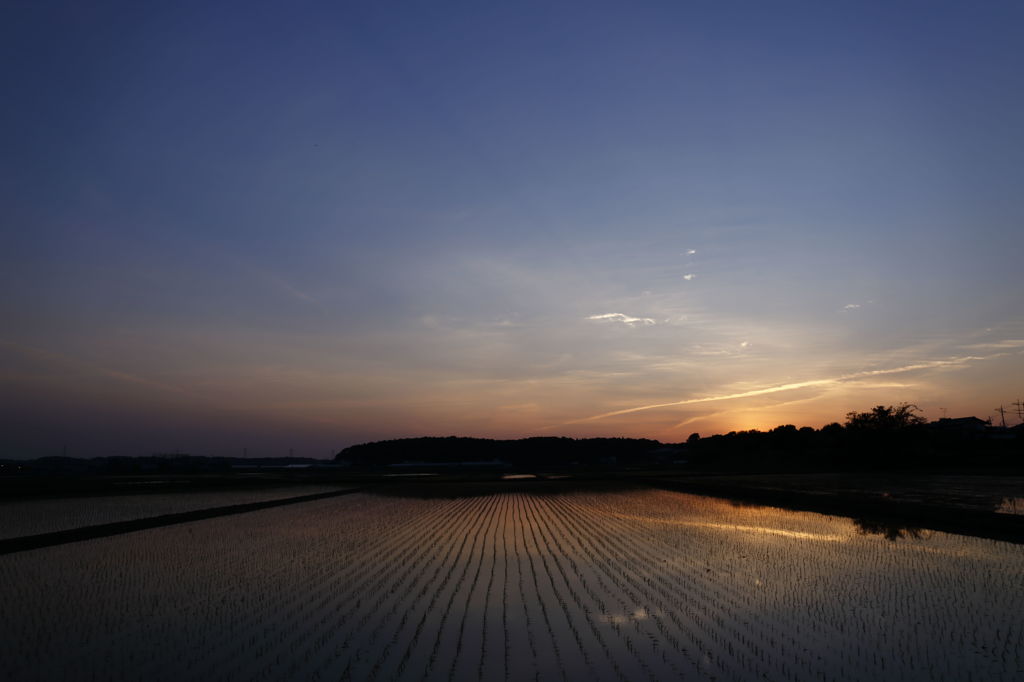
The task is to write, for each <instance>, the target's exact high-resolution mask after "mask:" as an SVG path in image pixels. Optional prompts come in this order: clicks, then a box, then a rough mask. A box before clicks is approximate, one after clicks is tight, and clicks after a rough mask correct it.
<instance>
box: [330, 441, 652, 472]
mask: <svg viewBox="0 0 1024 682" xmlns="http://www.w3.org/2000/svg"><path fill="white" fill-rule="evenodd" d="M662 449H663V446H662V444H661V443H659V442H658V441H656V440H649V439H646V438H580V439H576V438H557V437H551V438H521V439H519V440H492V439H489V438H463V437H456V436H448V437H447V438H437V437H425V438H401V439H397V440H385V441H377V442H373V443H363V444H361V445H353V446H351V447H348V448H345V449H344V450H342V451H341V452H339V453H338V454H337V456H336V457H335V460H337V461H339V462H350V463H352V464H353V465H356V466H387V465H397V464H415V463H424V464H441V463H466V464H484V463H488V462H491V463H498V462H500V463H507V464H515V465H524V464H529V465H542V464H546V463H550V464H560V465H565V464H571V463H579V464H594V465H598V464H608V465H612V464H627V463H631V462H637V463H639V462H647V461H650V460H652V459H657V458H659V457H663V456H664V454H665V453H664V452H660V453H659V450H662Z"/></svg>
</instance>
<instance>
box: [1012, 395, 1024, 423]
mask: <svg viewBox="0 0 1024 682" xmlns="http://www.w3.org/2000/svg"><path fill="white" fill-rule="evenodd" d="M1013 405H1014V406H1015V407H1016V408H1017V419H1019V420H1021V422H1022V423H1024V400H1018V401H1017V402H1015V403H1013Z"/></svg>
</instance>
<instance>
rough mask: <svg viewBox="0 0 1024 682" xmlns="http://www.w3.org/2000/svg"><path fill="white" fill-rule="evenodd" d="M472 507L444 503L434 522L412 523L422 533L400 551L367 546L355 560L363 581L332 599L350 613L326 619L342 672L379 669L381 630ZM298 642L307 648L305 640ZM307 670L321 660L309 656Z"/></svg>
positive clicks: (409, 539) (391, 642)
mask: <svg viewBox="0 0 1024 682" xmlns="http://www.w3.org/2000/svg"><path fill="white" fill-rule="evenodd" d="M466 508H467V507H466V504H465V503H464V502H456V503H449V504H446V505H444V510H443V513H442V514H438V515H431V516H432V518H431V519H430V523H429V524H428V525H423V524H420V523H415V524H410V525H413V526H415V527H416V532H415V533H413V534H411V535H408V536H404V537H403V540H402V545H401V546H400V547H399V553H398V554H397V555H391V556H389V555H383V554H378V553H377V551H376V548H375V547H373V546H372V545H371V546H370V547H368V548H366V550H368V552H366V551H364V553H363V555H362V556H360V557H358V558H356V559H355V561H356V562H357V563H359V564H360V568H361V570H362V571H364V572H365V577H364V578H363V580H362V581H358V580H357V581H349V582H348V583H347V589H346V590H345V591H344V592H343V593H341V594H336V595H334V597H333V598H332V602H333V603H336V604H337V605H338V608H337V609H336V611H342V612H344V613H345V614H346V617H345V618H342V619H335V620H333V621H329V622H327V623H325V627H326V628H327V629H328V630H329V631H330V635H331V636H330V640H331V642H332V648H333V649H334V652H335V653H336V656H335V658H336V659H338V660H337V663H338V665H342V664H343V665H344V668H343V669H342V672H343V671H344V669H347V670H348V671H349V672H348V673H347V674H351V673H352V671H353V668H355V669H356V670H358V671H363V670H364V669H366V670H369V671H371V672H372V671H374V670H376V668H377V666H375V665H374V664H373V662H372V661H373V657H374V656H375V651H376V647H377V646H378V642H379V641H380V640H381V639H382V638H383V635H382V634H381V631H382V630H383V628H384V627H385V626H387V625H388V623H390V622H391V621H392V620H393V619H394V618H395V617H396V615H397V614H398V613H399V611H400V607H404V600H405V599H406V598H407V597H408V595H409V594H410V593H413V592H415V590H416V589H418V585H419V584H420V583H421V582H423V581H424V576H425V575H426V573H425V571H423V570H422V569H424V568H425V567H426V564H427V563H428V561H429V558H430V556H431V555H432V552H433V549H434V548H435V547H436V546H437V544H438V543H439V542H443V541H444V539H445V537H447V536H448V535H449V534H451V533H452V531H453V525H452V523H451V521H452V520H453V519H455V520H462V519H463V518H464V516H465V511H466ZM439 538H440V539H439ZM367 553H370V554H372V555H373V559H372V560H370V561H367V557H366V554H367ZM424 589H426V588H424ZM401 611H402V612H403V613H404V614H405V615H403V617H402V619H401V622H400V623H399V625H398V627H399V628H401V627H402V626H403V625H404V623H405V621H406V620H407V619H408V613H407V612H405V610H404V608H401ZM325 639H326V638H325ZM395 639H396V638H395V637H392V638H391V639H390V640H388V643H387V645H386V646H387V647H390V646H393V645H394V643H395ZM298 647H299V649H300V650H301V649H302V647H301V643H300V644H299V645H298ZM297 658H301V657H297ZM333 667H334V666H333V665H329V666H328V668H333ZM305 669H310V670H316V668H315V661H307V664H306V666H305Z"/></svg>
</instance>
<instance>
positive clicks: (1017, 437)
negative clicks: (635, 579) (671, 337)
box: [335, 405, 1024, 472]
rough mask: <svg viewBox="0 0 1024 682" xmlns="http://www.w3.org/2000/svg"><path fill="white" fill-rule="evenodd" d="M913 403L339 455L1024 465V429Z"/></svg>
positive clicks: (762, 465) (432, 460)
mask: <svg viewBox="0 0 1024 682" xmlns="http://www.w3.org/2000/svg"><path fill="white" fill-rule="evenodd" d="M910 408H913V406H908V405H899V406H895V407H892V406H890V407H883V406H879V407H876V408H874V409H873V410H871V411H870V412H862V413H856V412H851V413H850V414H848V415H847V423H846V425H843V424H839V423H833V424H829V425H827V426H825V427H823V428H821V429H813V428H811V427H806V426H805V427H803V428H799V429H798V428H797V427H796V426H793V425H791V424H786V425H783V426H778V427H776V428H774V429H772V430H770V431H758V430H751V431H738V432H735V431H734V432H730V433H727V434H722V435H715V436H710V437H707V438H701V437H700V436H699V435H698V434H693V435H691V436H690V438H689V439H687V441H686V442H685V443H677V444H663V443H660V442H658V441H656V440H648V439H633V438H585V439H573V438H524V439H521V440H490V439H485V438H458V437H454V436H450V437H447V438H404V439H399V440H388V441H378V442H374V443H364V444H361V445H354V446H352V447H349V448H346V449H344V450H342V451H341V452H339V453H338V455H337V456H336V458H335V459H336V460H338V461H340V462H347V463H351V464H352V465H354V466H357V467H359V466H369V467H374V466H378V467H384V466H387V467H401V466H409V467H414V466H431V465H433V466H451V465H457V464H461V465H474V466H496V467H497V466H501V465H509V466H511V465H515V466H522V465H530V466H543V465H549V466H565V465H575V466H580V467H594V468H619V467H627V468H628V467H652V466H672V467H676V466H678V467H686V468H688V469H692V470H697V471H730V472H773V471H780V472H784V471H872V470H887V469H920V468H928V469H935V468H944V469H965V468H973V467H989V468H992V467H998V468H1012V469H1017V468H1024V438H1022V437H1021V436H1022V435H1024V429H1022V428H1019V427H1018V428H1014V429H999V428H993V427H991V426H990V425H988V424H987V422H983V421H982V420H979V419H975V418H973V417H968V418H965V419H942V420H939V421H937V422H932V423H930V424H928V423H925V422H924V420H923V419H921V418H919V417H917V416H916V415H914V414H913V412H912V410H911V409H910Z"/></svg>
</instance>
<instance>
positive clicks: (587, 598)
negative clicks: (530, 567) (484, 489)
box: [529, 498, 658, 680]
mask: <svg viewBox="0 0 1024 682" xmlns="http://www.w3.org/2000/svg"><path fill="white" fill-rule="evenodd" d="M529 506H530V507H531V508H532V510H533V517H534V518H535V519H536V523H535V524H533V528H534V530H535V532H537V533H539V534H540V535H541V536H542V537H543V538H544V544H545V553H544V555H543V556H544V557H545V562H547V560H548V559H550V562H551V566H552V567H554V569H555V570H554V572H549V577H550V578H551V580H552V587H553V588H554V589H555V590H556V592H557V591H558V589H559V588H555V584H554V581H555V575H556V574H557V576H558V579H559V585H560V586H561V589H563V590H565V592H566V593H567V594H568V595H569V600H570V601H571V602H572V604H573V605H574V606H575V607H576V608H575V609H574V610H572V611H571V610H570V608H569V604H568V602H567V601H566V600H565V599H564V598H561V597H560V598H559V604H560V606H561V607H562V612H563V614H564V616H565V620H566V622H567V624H568V627H569V628H570V630H571V631H572V634H573V637H574V639H575V641H576V643H577V646H578V647H579V649H580V651H581V652H582V654H583V656H584V659H585V661H586V662H587V664H588V667H589V669H590V671H591V675H592V676H594V677H597V676H602V677H603V675H599V674H598V671H600V672H601V673H604V672H605V671H607V672H610V673H611V674H612V675H613V676H614V678H615V679H620V680H621V679H641V678H642V677H647V678H649V679H658V677H657V676H655V675H654V674H653V672H652V670H651V669H650V666H649V665H648V661H647V660H645V658H644V657H643V656H641V655H639V652H638V651H637V650H635V649H634V648H633V647H632V644H631V639H630V637H629V635H628V634H626V633H624V632H623V631H622V629H621V628H620V627H619V624H618V623H613V630H614V633H613V634H612V636H613V637H614V636H618V637H619V638H621V640H622V644H624V647H619V648H616V647H614V646H613V645H610V644H609V642H608V638H607V637H606V636H605V633H603V632H602V631H601V629H600V628H599V627H598V619H597V618H594V617H592V616H593V611H594V609H595V607H596V608H598V609H603V608H604V604H605V599H610V598H613V597H612V596H611V595H604V598H602V596H601V595H598V594H596V593H595V592H594V591H593V589H592V588H590V587H588V585H587V581H586V577H585V573H584V572H583V571H581V569H580V567H579V564H578V563H576V562H575V561H574V560H573V558H572V557H571V555H570V553H569V552H567V551H566V547H565V546H566V544H567V542H563V540H567V538H568V535H567V534H565V533H564V532H562V531H561V530H560V529H556V528H555V526H556V519H558V514H557V513H553V510H552V506H551V504H549V502H548V500H540V499H536V498H534V499H531V500H529ZM559 520H560V519H559ZM566 563H568V564H569V569H568V570H567V569H566V566H565V564H566ZM570 572H571V573H572V574H573V577H572V578H570V576H569V573H570ZM593 582H597V581H593ZM619 601H620V606H621V608H623V609H625V608H627V607H626V604H625V603H624V602H622V601H621V598H620V599H619ZM584 640H585V642H584ZM588 651H589V652H590V653H588ZM595 658H598V659H599V660H598V661H594V660H593V659H595ZM602 658H603V660H600V659H602ZM627 659H628V660H627ZM605 665H608V666H610V668H611V669H610V671H609V670H608V669H607V668H605V667H604V666H605ZM624 668H625V669H626V670H628V671H629V674H628V675H627V674H626V673H625V672H624V670H623V669H624Z"/></svg>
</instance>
